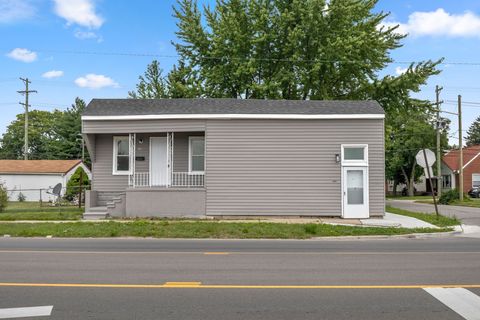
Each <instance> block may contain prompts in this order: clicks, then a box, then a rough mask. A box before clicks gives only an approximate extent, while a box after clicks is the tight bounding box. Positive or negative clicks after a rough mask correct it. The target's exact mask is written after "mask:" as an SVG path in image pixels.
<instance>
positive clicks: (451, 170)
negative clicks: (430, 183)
mask: <svg viewBox="0 0 480 320" xmlns="http://www.w3.org/2000/svg"><path fill="white" fill-rule="evenodd" d="M442 160H443V165H442V185H443V188H444V189H453V188H458V186H459V183H460V182H459V181H460V180H459V175H458V174H459V169H460V151H459V149H454V150H450V151H449V152H448V153H446V154H445V155H444V156H443V159H442ZM478 186H480V145H473V146H469V147H465V148H463V190H464V192H468V190H470V189H472V188H473V187H478Z"/></svg>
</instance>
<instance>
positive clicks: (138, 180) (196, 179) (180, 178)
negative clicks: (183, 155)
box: [128, 172, 205, 188]
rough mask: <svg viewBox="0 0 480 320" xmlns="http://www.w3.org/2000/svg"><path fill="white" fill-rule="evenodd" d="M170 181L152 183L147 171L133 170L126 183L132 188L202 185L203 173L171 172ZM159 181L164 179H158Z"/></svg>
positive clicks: (203, 180) (203, 181)
mask: <svg viewBox="0 0 480 320" xmlns="http://www.w3.org/2000/svg"><path fill="white" fill-rule="evenodd" d="M169 180H170V181H165V182H164V183H163V184H161V183H152V181H151V179H150V173H149V172H135V173H134V174H132V175H130V176H129V179H128V184H129V186H130V187H133V188H142V187H143V188H145V187H187V188H188V187H203V186H204V183H205V174H204V173H191V172H172V176H171V178H170V179H169ZM159 181H164V180H163V179H160V180H159Z"/></svg>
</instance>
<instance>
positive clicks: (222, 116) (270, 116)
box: [82, 113, 385, 121]
mask: <svg viewBox="0 0 480 320" xmlns="http://www.w3.org/2000/svg"><path fill="white" fill-rule="evenodd" d="M384 118H385V114H382V113H369V114H367V113H364V114H146V115H108V116H105V115H103V116H89V115H85V116H82V120H83V121H102V120H174V119H222V120H228V119H285V120H301V119H305V120H314V119H384Z"/></svg>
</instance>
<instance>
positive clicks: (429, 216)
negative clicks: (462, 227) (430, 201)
mask: <svg viewBox="0 0 480 320" xmlns="http://www.w3.org/2000/svg"><path fill="white" fill-rule="evenodd" d="M386 211H387V212H390V213H395V214H401V215H403V216H409V217H412V218H417V219H419V220H423V221H425V222H428V223H431V224H433V225H435V226H437V227H442V228H444V227H451V226H456V225H459V224H460V221H459V220H457V219H456V218H450V217H445V216H442V215H439V216H438V218H437V216H436V215H435V213H421V212H412V211H408V210H403V209H398V208H394V207H391V206H387V207H386Z"/></svg>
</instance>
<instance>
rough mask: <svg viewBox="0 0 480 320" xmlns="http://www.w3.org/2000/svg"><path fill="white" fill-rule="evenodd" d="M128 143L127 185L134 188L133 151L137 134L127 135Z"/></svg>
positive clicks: (134, 164)
mask: <svg viewBox="0 0 480 320" xmlns="http://www.w3.org/2000/svg"><path fill="white" fill-rule="evenodd" d="M128 141H129V154H130V161H129V162H130V166H131V167H130V175H129V180H130V181H129V182H130V183H129V184H130V185H131V186H132V187H134V188H135V185H136V181H135V180H136V179H135V166H136V163H135V149H136V142H137V134H136V133H129V134H128Z"/></svg>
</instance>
